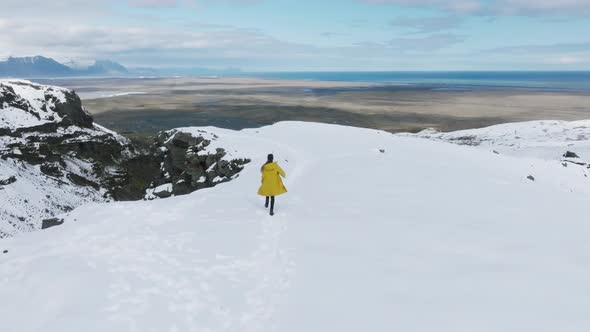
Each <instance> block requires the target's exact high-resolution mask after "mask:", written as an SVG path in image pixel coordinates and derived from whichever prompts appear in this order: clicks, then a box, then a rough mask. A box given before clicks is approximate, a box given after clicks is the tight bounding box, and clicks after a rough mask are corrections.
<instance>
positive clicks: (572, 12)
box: [357, 0, 590, 16]
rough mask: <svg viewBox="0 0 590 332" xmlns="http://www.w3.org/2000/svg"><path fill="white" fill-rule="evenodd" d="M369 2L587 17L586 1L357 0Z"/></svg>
mask: <svg viewBox="0 0 590 332" xmlns="http://www.w3.org/2000/svg"><path fill="white" fill-rule="evenodd" d="M357 1H359V2H363V3H369V4H393V5H399V6H405V7H425V8H438V9H442V10H445V11H448V12H454V13H459V14H473V15H490V16H495V15H524V16H537V15H541V16H563V15H566V16H588V15H590V1H588V0H357Z"/></svg>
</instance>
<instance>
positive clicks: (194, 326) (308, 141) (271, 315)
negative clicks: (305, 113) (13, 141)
mask: <svg viewBox="0 0 590 332" xmlns="http://www.w3.org/2000/svg"><path fill="white" fill-rule="evenodd" d="M203 129H204V130H207V131H212V132H214V133H215V134H216V135H217V136H218V137H219V138H218V141H219V144H220V145H222V146H226V147H232V148H235V149H236V150H238V151H240V153H244V154H245V155H246V156H248V157H251V158H253V160H254V162H253V163H250V164H248V165H247V166H246V168H245V169H244V171H242V173H240V177H238V178H237V179H235V180H233V181H231V182H229V183H225V184H222V185H219V186H217V187H215V188H211V189H204V190H200V191H197V192H194V193H192V194H190V195H186V196H179V197H172V198H169V199H166V200H158V201H150V202H145V201H139V202H127V203H109V204H96V203H93V204H90V205H85V206H83V207H80V208H77V209H76V210H74V211H72V212H71V213H69V215H68V216H67V217H66V223H65V224H64V225H62V226H59V227H54V228H51V229H48V230H46V231H42V232H36V233H30V234H25V235H22V236H20V237H16V238H10V239H3V240H0V299H1V300H0V317H2V319H1V326H2V331H4V332H27V331H60V332H69V331H76V332H77V331H81V330H83V331H88V332H90V331H101V332H102V331H113V332H116V331H141V332H149V331H154V332H156V331H158V332H161V331H281V332H291V331H292V332H301V331H322V332H324V331H338V332H345V331H384V332H385V331H387V332H389V331H404V332H412V331H416V332H417V331H420V332H423V331H437V332H444V331H449V332H457V331H477V332H486V331H490V332H498V331H502V332H506V331H518V332H521V331H535V332H542V331H551V332H554V331H568V332H577V331H588V330H589V329H590V286H589V284H588V279H589V278H590V259H589V256H588V254H587V253H588V252H590V251H589V250H590V244H589V243H590V242H589V241H588V234H590V223H589V222H588V220H589V218H588V214H589V212H590V204H589V203H590V179H588V178H587V177H585V176H584V174H585V173H584V172H587V170H586V169H584V168H581V167H580V168H572V167H563V166H561V164H560V163H559V161H557V160H545V159H536V158H529V157H514V156H509V155H505V154H500V155H498V154H494V153H491V152H490V151H488V150H485V149H483V150H482V149H478V148H474V147H469V146H457V145H453V144H448V143H445V142H436V141H431V140H426V139H422V138H418V137H406V136H396V135H391V134H388V133H385V132H380V131H374V130H366V129H358V128H350V127H341V126H333V125H322V124H312V123H299V122H284V123H278V124H275V125H273V126H269V127H265V128H260V129H249V130H243V131H239V132H235V131H229V130H222V129H214V128H201V130H203ZM588 134H589V133H588V131H586V132H585V135H588ZM380 150H382V151H383V152H381V151H380ZM269 152H274V153H275V156H276V159H277V160H278V162H279V163H280V165H281V166H282V167H283V168H284V169H285V171H286V172H287V179H286V180H285V184H286V186H287V188H288V189H289V192H288V193H287V194H286V195H284V196H280V197H278V198H277V208H276V212H277V214H276V215H275V216H274V217H270V216H268V214H267V212H268V211H267V210H265V209H264V208H263V207H262V199H261V198H260V197H257V196H256V195H255V193H256V190H257V188H258V185H259V183H260V177H259V166H260V164H262V163H263V161H264V159H265V157H266V154H267V153H269ZM529 174H533V175H534V176H535V178H536V180H535V181H530V180H528V179H526V176H527V175H529ZM1 250H8V252H7V253H6V254H1V252H2V251H1Z"/></svg>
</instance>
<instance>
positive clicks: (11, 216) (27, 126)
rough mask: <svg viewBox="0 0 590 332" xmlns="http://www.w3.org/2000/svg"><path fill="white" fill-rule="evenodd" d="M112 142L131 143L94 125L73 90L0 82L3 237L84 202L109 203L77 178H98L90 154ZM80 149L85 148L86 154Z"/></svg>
mask: <svg viewBox="0 0 590 332" xmlns="http://www.w3.org/2000/svg"><path fill="white" fill-rule="evenodd" d="M109 144H110V146H112V147H113V150H125V149H126V148H127V146H128V144H129V142H128V140H127V139H126V138H124V137H122V136H120V135H118V134H116V133H114V132H112V131H109V130H107V129H105V128H103V127H101V126H99V125H96V124H94V123H93V122H92V118H91V117H90V116H89V115H88V114H87V113H86V111H85V110H84V109H83V108H82V106H81V103H80V99H79V98H78V97H77V96H76V95H75V93H74V92H72V91H70V90H67V89H64V88H60V87H54V86H47V85H40V84H35V83H31V82H29V81H24V80H0V203H1V205H0V238H2V237H5V236H12V235H15V234H18V233H21V232H24V231H31V230H35V229H40V228H41V225H42V219H45V218H51V217H53V216H54V215H56V214H60V213H63V212H66V211H70V210H72V209H73V208H74V207H77V206H80V205H82V204H84V203H88V202H92V201H105V200H106V198H105V192H106V190H105V189H104V188H96V187H93V186H84V185H80V183H79V181H78V183H76V181H75V179H81V178H84V179H85V180H88V181H92V182H94V183H96V182H98V178H97V175H96V174H95V173H96V172H95V168H96V162H95V160H92V158H91V157H92V155H93V154H96V155H100V153H101V151H108V150H107V147H108V145H109ZM76 150H85V151H84V153H83V154H84V156H81V154H82V153H79V154H80V155H78V154H77V153H76ZM91 150H96V151H98V150H100V151H98V152H96V153H95V151H91ZM78 152H81V151H78ZM73 177H74V178H73ZM9 179H11V180H10V181H5V182H6V184H4V185H3V184H2V182H3V180H9ZM72 179H74V180H72ZM8 182H10V183H8Z"/></svg>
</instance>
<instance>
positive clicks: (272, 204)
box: [270, 196, 275, 216]
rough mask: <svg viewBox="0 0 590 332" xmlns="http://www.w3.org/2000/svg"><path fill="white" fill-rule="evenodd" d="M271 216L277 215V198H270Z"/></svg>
mask: <svg viewBox="0 0 590 332" xmlns="http://www.w3.org/2000/svg"><path fill="white" fill-rule="evenodd" d="M270 215H271V216H274V215H275V197H274V196H272V197H271V198H270Z"/></svg>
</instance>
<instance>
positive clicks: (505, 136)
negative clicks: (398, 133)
mask: <svg viewBox="0 0 590 332" xmlns="http://www.w3.org/2000/svg"><path fill="white" fill-rule="evenodd" d="M410 135H411V136H414V135H413V134H410ZM416 136H418V137H423V138H429V139H434V140H441V141H447V142H451V143H455V144H460V145H472V146H479V147H482V148H484V149H488V150H490V149H494V150H496V151H497V152H501V153H506V154H510V155H516V156H530V157H536V158H542V159H559V158H561V157H562V155H563V154H564V153H565V152H566V151H568V150H571V151H574V152H576V153H577V154H578V155H580V157H582V158H584V157H585V158H586V160H590V120H582V121H570V122H568V121H557V120H552V121H547V120H546V121H528V122H518V123H507V124H500V125H496V126H491V127H486V128H480V129H469V130H460V131H454V132H449V133H444V132H439V131H436V130H432V129H428V130H424V131H422V132H420V133H418V134H416Z"/></svg>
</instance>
